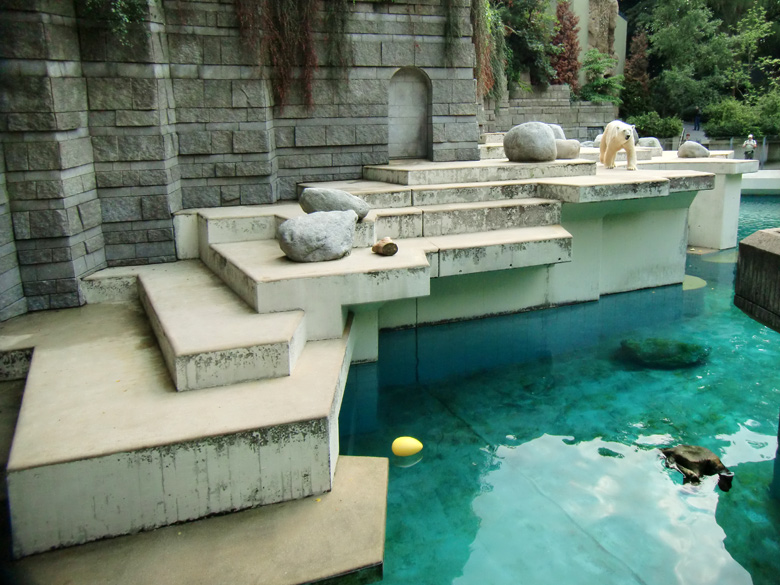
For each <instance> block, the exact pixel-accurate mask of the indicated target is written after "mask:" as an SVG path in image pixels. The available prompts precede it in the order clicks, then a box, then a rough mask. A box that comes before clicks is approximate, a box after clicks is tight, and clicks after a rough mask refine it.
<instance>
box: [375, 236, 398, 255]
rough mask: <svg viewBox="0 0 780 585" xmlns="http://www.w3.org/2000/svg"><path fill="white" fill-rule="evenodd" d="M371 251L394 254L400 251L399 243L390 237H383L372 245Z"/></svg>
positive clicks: (380, 253)
mask: <svg viewBox="0 0 780 585" xmlns="http://www.w3.org/2000/svg"><path fill="white" fill-rule="evenodd" d="M371 251H372V252H374V253H375V254H379V255H380V256H392V255H394V254H395V253H396V252H398V245H397V244H396V243H395V242H394V241H393V240H391V239H390V238H382V239H381V240H379V241H378V242H377V243H376V244H374V245H373V246H371Z"/></svg>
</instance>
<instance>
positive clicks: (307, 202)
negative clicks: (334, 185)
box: [299, 187, 371, 219]
mask: <svg viewBox="0 0 780 585" xmlns="http://www.w3.org/2000/svg"><path fill="white" fill-rule="evenodd" d="M299 203H300V205H301V209H303V210H304V211H305V212H306V213H314V212H316V211H347V210H349V209H351V210H352V211H354V212H355V213H357V216H358V219H363V218H364V217H365V216H366V215H368V212H369V211H371V207H370V206H369V205H368V203H366V202H365V201H363V200H362V199H361V198H360V197H356V196H355V195H353V194H352V193H347V192H346V191H342V190H340V189H325V188H320V187H307V188H306V189H304V190H303V193H301V197H300V200H299Z"/></svg>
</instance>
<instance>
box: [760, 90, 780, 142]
mask: <svg viewBox="0 0 780 585" xmlns="http://www.w3.org/2000/svg"><path fill="white" fill-rule="evenodd" d="M756 109H757V110H758V116H759V120H760V122H761V133H762V134H763V135H764V136H777V135H780V89H778V88H775V89H773V90H772V91H770V92H768V93H766V94H765V95H763V96H761V98H760V99H759V100H758V102H757V103H756Z"/></svg>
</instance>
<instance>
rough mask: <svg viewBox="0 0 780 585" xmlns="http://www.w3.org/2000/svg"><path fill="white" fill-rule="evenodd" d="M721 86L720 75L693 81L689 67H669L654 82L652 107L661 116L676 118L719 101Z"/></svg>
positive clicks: (692, 73)
mask: <svg viewBox="0 0 780 585" xmlns="http://www.w3.org/2000/svg"><path fill="white" fill-rule="evenodd" d="M725 86H726V79H725V77H723V76H722V75H710V76H707V77H705V78H704V79H699V78H697V77H696V75H695V73H694V66H693V65H692V64H688V65H685V66H683V67H673V68H671V69H668V70H666V71H664V72H663V73H661V75H660V76H658V77H657V78H656V79H655V82H654V83H653V86H652V89H653V99H652V106H653V109H655V110H656V111H657V112H659V113H660V114H661V115H662V116H671V115H680V114H682V112H685V111H693V110H694V109H695V108H696V107H699V108H704V107H705V106H706V105H707V104H711V103H715V102H718V101H720V99H721V95H722V93H723V90H724V88H725Z"/></svg>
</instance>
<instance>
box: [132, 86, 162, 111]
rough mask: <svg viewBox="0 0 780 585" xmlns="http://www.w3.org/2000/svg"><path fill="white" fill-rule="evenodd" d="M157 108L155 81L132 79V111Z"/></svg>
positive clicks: (157, 99)
mask: <svg viewBox="0 0 780 585" xmlns="http://www.w3.org/2000/svg"><path fill="white" fill-rule="evenodd" d="M157 107H159V94H158V91H157V80H156V79H133V109H136V110H153V109H155V108H157Z"/></svg>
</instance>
